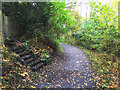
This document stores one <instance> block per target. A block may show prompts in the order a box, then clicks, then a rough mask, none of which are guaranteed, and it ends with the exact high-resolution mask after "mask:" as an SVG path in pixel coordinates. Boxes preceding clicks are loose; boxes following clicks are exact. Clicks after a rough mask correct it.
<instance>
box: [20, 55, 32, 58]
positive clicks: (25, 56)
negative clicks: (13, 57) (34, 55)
mask: <svg viewBox="0 0 120 90" xmlns="http://www.w3.org/2000/svg"><path fill="white" fill-rule="evenodd" d="M29 56H31V55H30V54H27V55H24V56H22V57H21V58H27V57H29Z"/></svg>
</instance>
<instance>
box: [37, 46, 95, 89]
mask: <svg viewBox="0 0 120 90" xmlns="http://www.w3.org/2000/svg"><path fill="white" fill-rule="evenodd" d="M61 45H62V46H63V48H64V51H65V56H66V57H63V58H62V59H57V60H56V61H55V62H54V63H52V64H50V65H47V66H45V67H43V68H41V70H40V71H41V72H40V77H41V78H40V80H37V81H35V83H37V85H36V87H38V88H45V87H47V88H87V87H88V88H93V87H96V85H95V81H94V79H93V75H94V74H93V73H92V69H91V64H90V63H89V61H88V58H87V56H86V55H85V54H84V52H83V51H82V50H80V49H79V48H76V47H74V46H71V45H69V44H61Z"/></svg>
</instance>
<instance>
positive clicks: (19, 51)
mask: <svg viewBox="0 0 120 90" xmlns="http://www.w3.org/2000/svg"><path fill="white" fill-rule="evenodd" d="M24 51H25V50H24V49H19V50H17V51H13V52H15V53H17V54H18V53H21V52H24Z"/></svg>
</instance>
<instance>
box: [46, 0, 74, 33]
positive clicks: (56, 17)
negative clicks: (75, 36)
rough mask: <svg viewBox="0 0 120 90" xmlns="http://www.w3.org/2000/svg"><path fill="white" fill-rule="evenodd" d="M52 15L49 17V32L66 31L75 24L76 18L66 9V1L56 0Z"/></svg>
mask: <svg viewBox="0 0 120 90" xmlns="http://www.w3.org/2000/svg"><path fill="white" fill-rule="evenodd" d="M52 7H53V9H54V10H52V12H53V13H52V17H50V19H49V21H48V22H49V28H50V32H49V33H52V34H53V33H55V34H60V33H66V32H67V31H68V30H69V29H71V28H72V27H73V26H74V24H75V23H74V22H75V19H73V17H72V15H71V14H70V13H69V11H68V10H65V2H54V3H53V6H52Z"/></svg>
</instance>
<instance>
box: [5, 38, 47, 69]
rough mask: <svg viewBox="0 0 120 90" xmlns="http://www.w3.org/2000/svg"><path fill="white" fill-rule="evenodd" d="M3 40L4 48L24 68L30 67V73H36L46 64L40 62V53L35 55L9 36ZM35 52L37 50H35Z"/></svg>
mask: <svg viewBox="0 0 120 90" xmlns="http://www.w3.org/2000/svg"><path fill="white" fill-rule="evenodd" d="M7 38H8V39H5V42H4V43H5V46H6V47H8V49H9V51H12V52H14V53H15V54H16V55H17V56H19V58H20V62H21V63H22V64H24V65H26V66H28V65H29V66H30V67H31V70H32V71H38V70H39V69H40V68H41V67H43V66H44V65H45V64H46V61H42V60H41V58H40V52H39V53H38V54H35V53H34V52H33V51H32V50H31V49H29V48H27V47H25V46H24V45H22V43H21V42H19V41H18V40H16V39H14V38H12V37H11V36H9V37H7ZM36 50H39V48H37V49H36Z"/></svg>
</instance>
